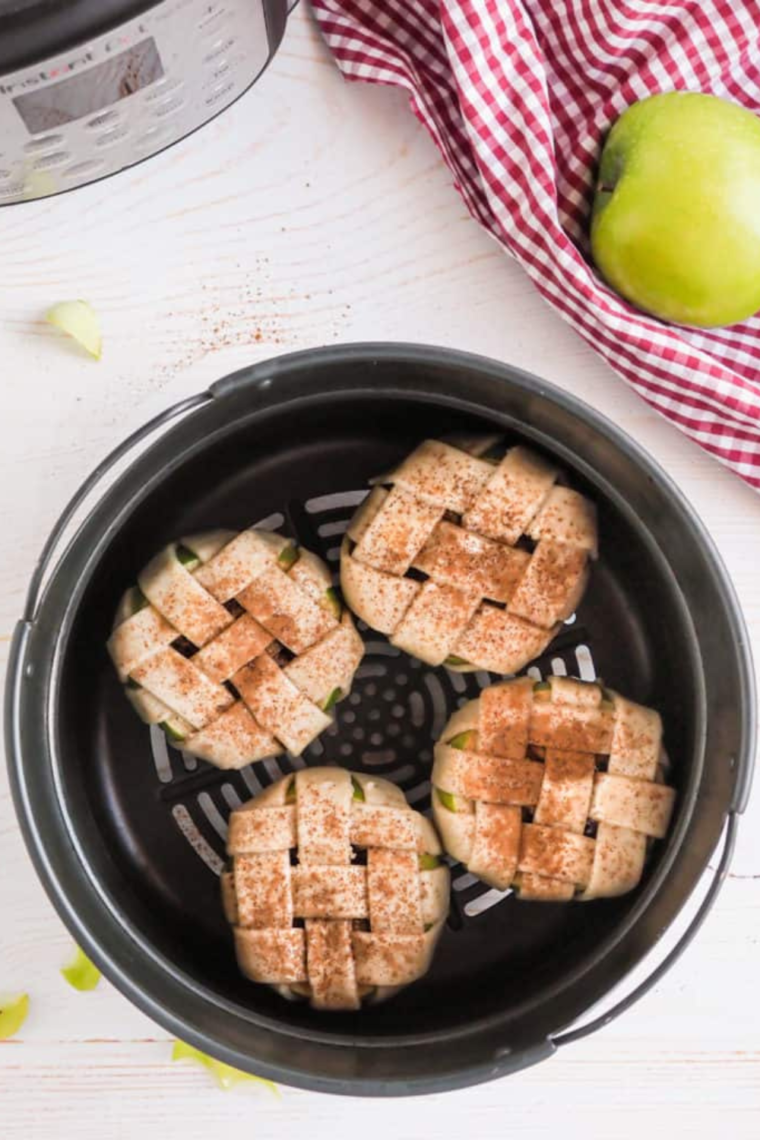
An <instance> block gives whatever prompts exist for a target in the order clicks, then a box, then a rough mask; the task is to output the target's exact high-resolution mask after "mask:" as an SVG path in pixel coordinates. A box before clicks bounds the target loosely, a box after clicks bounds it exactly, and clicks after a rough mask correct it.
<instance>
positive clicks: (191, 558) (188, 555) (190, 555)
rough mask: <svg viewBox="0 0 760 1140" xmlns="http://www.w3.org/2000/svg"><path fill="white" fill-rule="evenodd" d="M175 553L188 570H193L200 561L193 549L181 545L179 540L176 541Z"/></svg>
mask: <svg viewBox="0 0 760 1140" xmlns="http://www.w3.org/2000/svg"><path fill="white" fill-rule="evenodd" d="M175 553H176V555H177V558H178V560H179V561H180V562H181V563H182V565H183V566H185V567H186V568H187V569H188V570H195V568H196V566H200V562H201V560H200V558H199V557H198V555H197V554H196V553H195V551H194V550H191V549H190V547H189V546H183V544H182V543H181V542H178V543H177V546H176V549H175Z"/></svg>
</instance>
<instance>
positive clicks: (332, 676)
mask: <svg viewBox="0 0 760 1140" xmlns="http://www.w3.org/2000/svg"><path fill="white" fill-rule="evenodd" d="M108 649H109V652H110V654H111V657H112V659H113V662H114V664H115V666H116V669H117V671H118V674H119V678H120V680H121V681H122V682H123V683H124V685H125V692H126V695H127V696H128V697H129V699H130V701H131V702H132V704H133V706H134V708H135V709H136V711H137V713H138V714H139V715H140V717H142V719H143V720H144V721H147V722H148V723H149V724H160V725H161V727H162V728H163V729H164V731H165V732H166V734H167V736H168V737H169V739H170V740H171V741H172V742H173V743H176V744H177V745H178V746H180V747H182V748H183V749H184V750H186V751H188V752H191V753H193V754H194V755H196V756H199V757H201V758H203V759H204V760H209V761H210V762H211V763H212V764H216V765H217V766H219V767H220V768H241V767H243V766H244V765H245V764H248V763H250V762H251V761H252V760H260V759H262V758H263V757H266V756H274V755H277V754H278V753H280V752H282V751H283V750H287V751H289V752H291V753H292V754H293V755H298V754H299V753H301V752H302V751H303V749H304V748H305V747H306V746H307V745H308V744H309V743H310V742H311V741H312V740H314V738H315V737H316V736H318V735H319V733H321V732H322V731H323V730H324V729H325V728H327V726H328V725H329V724H331V723H332V721H331V717H330V715H329V713H330V710H331V708H332V707H333V705H335V703H336V702H337V701H338V700H341V699H342V698H343V697H344V696H345V695H346V694H347V693H348V691H349V690H350V688H351V683H352V680H353V676H354V673H355V671H356V668H357V666H358V665H359V662H360V661H361V658H362V654H363V652H364V646H363V643H362V640H361V638H360V637H359V635H358V633H357V632H356V629H355V628H354V624H353V621H352V620H351V616H350V614H349V613H348V612H347V611H346V610H344V608H343V606H342V604H341V601H340V598H339V596H338V593H337V591H336V590H335V589H334V588H333V586H332V581H331V578H330V572H329V570H328V569H327V566H326V565H325V564H324V562H322V561H321V559H319V558H317V557H316V556H315V555H314V554H311V553H310V552H309V551H307V550H303V549H301V548H299V547H298V546H296V545H294V544H293V543H292V542H290V541H289V540H288V539H286V538H283V537H282V536H280V535H277V534H271V533H269V532H267V531H258V530H254V529H251V530H244V531H242V532H241V533H239V534H235V532H234V531H221V530H220V531H211V532H206V533H204V534H200V535H194V536H192V537H190V538H183V539H182V540H181V542H173V543H170V545H169V546H167V547H165V548H164V549H163V550H162V551H161V552H160V553H159V554H157V555H156V557H155V558H154V559H153V560H152V561H151V562H149V563H148V565H147V566H146V567H145V569H144V570H143V571H142V573H141V574H140V575H139V577H138V584H137V586H134V587H132V588H131V589H129V590H127V592H126V594H125V595H124V597H123V598H122V600H121V603H120V604H119V607H118V610H117V613H116V619H115V622H114V629H113V633H112V634H111V637H110V639H109V642H108Z"/></svg>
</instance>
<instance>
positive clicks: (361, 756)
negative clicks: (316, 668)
mask: <svg viewBox="0 0 760 1140" xmlns="http://www.w3.org/2000/svg"><path fill="white" fill-rule="evenodd" d="M365 494H366V489H365V490H361V489H360V490H357V491H339V492H337V493H336V494H332V495H320V496H318V497H317V498H314V499H307V500H306V502H305V503H303V504H302V503H295V502H291V503H289V504H288V505H287V506H286V507H284V508H283V511H282V512H276V513H275V514H273V515H270V516H269V517H268V518H265V519H259V520H258V521H257V522H256V523H255V525H256V526H257V527H260V528H262V529H267V530H270V529H271V530H278V531H284V532H285V533H287V534H288V535H290V536H291V537H293V538H295V539H297V540H298V542H300V543H302V544H303V545H304V546H307V547H308V549H310V550H312V551H315V552H316V553H318V554H320V555H321V557H322V558H324V559H325V560H326V561H327V562H328V564H329V565H330V566H331V568H332V569H333V577H334V581H335V584H336V585H338V584H339V577H340V573H339V568H338V563H339V558H340V540H341V537H342V535H343V534H344V532H345V530H346V527H347V526H348V523H349V521H350V519H351V516H352V515H353V513H354V510H355V508H356V505H357V503H359V502H361V500H362V499H363V498H364V496H365ZM602 576H603V575H602ZM600 588H601V587H600V586H599V583H595V584H594V594H595V595H596V594H598V593H599V591H600ZM597 601H598V599H597ZM357 624H358V628H359V630H360V632H361V634H362V636H363V638H364V642H365V645H366V653H365V657H364V660H363V662H362V664H361V665H360V667H359V669H358V671H357V673H356V678H355V682H354V686H353V689H352V691H351V694H350V695H349V696H348V697H347V698H346V699H344V700H343V701H342V702H341V703H340V704H338V705H337V706H336V708H335V710H334V711H335V721H334V723H333V725H332V727H330V728H328V729H327V730H326V732H324V733H323V734H322V736H321V737H320V738H319V739H317V740H315V741H314V742H313V743H312V744H310V745H309V747H308V748H307V749H306V751H305V753H304V754H303V755H302V756H299V757H294V756H289V755H285V756H279V757H272V758H271V759H269V760H264V761H261V762H259V763H256V764H250V765H249V766H248V767H247V768H244V769H242V770H241V771H239V772H229V771H226V772H222V771H219V770H218V769H216V768H214V767H212V766H211V765H210V764H206V763H205V762H203V761H199V760H198V759H197V758H196V757H194V756H192V755H190V754H189V753H187V752H183V751H181V749H179V748H176V747H172V746H171V745H170V744H168V743H167V738H166V735H165V733H164V732H163V731H162V730H161V729H160V728H158V727H156V726H154V727H152V728H151V729H150V745H151V752H152V755H153V762H154V764H155V769H156V776H157V779H158V780H159V781H160V783H161V784H162V785H163V787H162V788H161V793H160V794H161V798H162V800H163V802H164V803H165V804H166V805H167V809H168V810H170V811H171V814H172V816H173V818H174V822H175V824H176V826H177V827H178V828H179V829H180V831H181V832H182V834H183V835H184V837H185V838H186V840H187V842H188V843H189V844H190V846H191V847H192V849H193V851H194V852H195V854H196V855H197V856H198V858H199V859H201V860H202V862H203V863H204V864H205V865H206V867H208V869H209V870H210V871H211V872H212V873H213V874H215V875H218V874H219V873H220V871H221V869H222V866H223V865H224V862H225V858H226V856H225V842H226V837H227V820H228V817H229V813H230V811H233V810H234V809H235V808H237V807H239V806H240V804H241V803H242V802H244V801H245V800H246V799H249V798H250V797H251V796H255V795H256V794H257V793H258V792H260V791H262V789H263V788H265V787H267V786H268V785H269V784H271V783H273V782H274V781H276V780H279V779H280V778H281V777H282V776H285V775H287V774H288V773H292V772H294V771H296V770H297V769H298V768H302V767H304V766H305V765H307V764H311V765H314V764H339V765H341V766H343V767H346V768H351V769H352V770H355V771H359V772H366V773H368V774H375V775H377V776H382V777H383V778H384V779H387V780H392V781H393V782H394V783H395V784H397V785H398V786H399V787H400V788H402V789H403V791H404V793H405V795H406V797H407V799H408V801H409V803H410V804H411V805H412V806H413V807H415V808H416V809H417V810H419V811H422V812H424V813H425V814H427V815H430V778H429V777H430V770H431V766H432V761H433V744H434V742H435V741H437V740H438V739H439V738H440V735H441V732H442V731H443V727H444V725H445V724H446V721H447V720H448V718H449V717H450V716H451V714H452V712H453V710H454V709H455V708H457V707H458V706H460V705H463V704H464V703H465V701H468V700H471V699H472V698H473V697H477V696H478V695H479V693H480V692H481V690H482V689H483V688H485V687H486V686H487V685H490V684H492V683H493V682H494V681H496V680H499V679H500V676H499V675H496V674H491V673H487V672H485V671H482V670H481V671H478V672H476V673H460V672H457V671H455V670H449V669H445V668H438V669H434V668H431V667H430V666H429V665H426V664H425V663H424V662H422V661H419V660H417V659H416V658H414V657H409V656H408V655H407V654H405V653H402V652H401V651H400V650H399V649H397V648H396V647H395V646H394V645H391V644H390V642H389V641H388V640H387V638H384V637H383V636H382V635H380V634H377V633H375V632H374V631H373V630H371V629H368V627H367V626H366V625H365V624H364V622H358V623H357ZM588 641H589V638H588V632H587V630H586V628H585V627H584V626H583V624H582V622H581V620H579V619H578V618H577V616H576V615H575V614H574V615H573V616H572V617H571V618H570V620H569V621H568V622H566V623H565V628H564V630H563V631H562V632H561V633H560V635H559V636H558V637H557V638H556V639H555V640H554V642H553V643H552V645H551V647H550V651H549V652H548V653H546V654H545V655H544V656H543V657H541V658H538V659H537V660H536V661H535V662H534V663H533V664H531V666H530V667H529V668H528V669H526V672H527V673H528V674H529V675H530V676H533V677H535V678H536V680H540V679H541V678H542V677H543V676H545V675H549V674H551V673H555V674H561V675H568V676H575V677H581V678H583V679H584V680H589V681H591V680H594V679H595V678H596V675H597V674H596V669H595V665H594V661H593V657H592V654H591V649H590V647H589V644H588ZM450 862H451V866H452V887H453V897H452V904H451V913H450V917H449V926H450V928H451V929H452V930H460V929H461V928H462V925H463V923H464V922H467V921H471V920H473V919H475V918H476V917H477V916H479V915H481V914H483V913H484V912H485V911H487V910H488V909H489V908H490V907H492V906H495V905H497V904H498V903H499V902H501V901H502V900H503V899H504V898H506V897H507V895H508V894H510V893H511V892H508V891H496V890H493V889H491V888H489V887H488V886H487V885H486V884H485V883H483V882H481V881H480V880H479V879H478V878H477V877H476V876H475V875H471V874H469V873H468V872H467V870H466V868H464V867H462V866H461V864H458V863H454V862H453V861H450Z"/></svg>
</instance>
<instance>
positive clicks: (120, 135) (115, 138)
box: [95, 126, 129, 147]
mask: <svg viewBox="0 0 760 1140" xmlns="http://www.w3.org/2000/svg"><path fill="white" fill-rule="evenodd" d="M128 134H129V127H127V126H121V127H114V128H113V130H112V131H105V132H104V133H103V134H102V135H99V136H98V138H97V139H96V140H95V146H97V147H103V146H113V145H114V143H118V142H121V140H122V139H125V138H126V137H127V135H128Z"/></svg>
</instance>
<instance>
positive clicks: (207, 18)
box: [198, 4, 227, 32]
mask: <svg viewBox="0 0 760 1140" xmlns="http://www.w3.org/2000/svg"><path fill="white" fill-rule="evenodd" d="M226 18H227V10H226V8H224V7H222V6H221V5H220V4H209V6H208V8H207V10H206V12H205V13H204V15H203V16H201V18H200V20H199V21H198V28H199V30H200V31H202V32H206V31H209V30H211V29H214V30H215V29H216V28H217V27H218V25H219V24H221V23H222V21H223V20H225V19H226Z"/></svg>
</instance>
